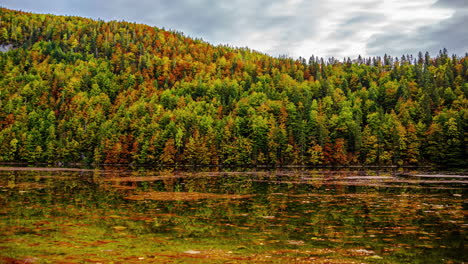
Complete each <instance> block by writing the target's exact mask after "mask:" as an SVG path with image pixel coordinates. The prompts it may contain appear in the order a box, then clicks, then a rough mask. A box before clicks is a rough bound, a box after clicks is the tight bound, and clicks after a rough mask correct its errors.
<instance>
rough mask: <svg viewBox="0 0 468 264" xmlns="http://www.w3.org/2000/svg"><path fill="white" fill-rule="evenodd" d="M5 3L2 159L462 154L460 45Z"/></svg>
mask: <svg viewBox="0 0 468 264" xmlns="http://www.w3.org/2000/svg"><path fill="white" fill-rule="evenodd" d="M0 17H1V20H0V44H1V46H2V47H13V48H12V49H9V50H8V51H6V52H0V161H3V162H8V161H22V162H64V163H65V162H84V163H124V164H129V163H133V164H155V165H156V164H225V165H246V164H249V165H250V164H272V165H286V164H309V165H318V164H330V165H347V164H380V165H387V164H388V165H389V164H393V165H408V164H439V165H447V166H465V165H466V162H467V147H466V146H467V138H468V137H467V129H468V111H467V105H468V100H467V96H468V57H466V56H465V57H457V56H449V55H448V54H447V51H446V50H443V51H441V52H440V53H439V54H438V55H437V56H436V57H430V56H429V54H428V53H426V54H425V55H422V53H420V54H419V55H418V56H417V57H415V58H413V57H411V56H410V55H408V56H403V57H401V58H400V59H398V58H393V57H390V56H384V58H380V57H375V58H366V59H364V58H361V57H359V58H357V59H356V60H354V61H351V59H345V60H343V61H337V60H335V59H330V60H327V61H326V62H325V61H324V60H323V59H320V58H315V57H311V58H310V59H309V60H305V59H302V58H300V59H297V60H294V59H291V58H273V57H270V56H267V55H265V54H261V53H258V52H255V51H251V50H249V49H246V48H241V49H240V48H232V47H228V46H218V47H215V46H212V45H210V44H208V43H205V42H203V41H201V40H194V39H191V38H187V37H185V36H183V34H181V33H178V32H168V31H165V30H161V29H158V28H154V27H149V26H146V25H141V24H134V23H127V22H115V21H111V22H104V21H94V20H90V19H84V18H79V17H64V16H52V15H37V14H30V13H24V12H18V11H13V10H8V9H0ZM5 49H6V48H5Z"/></svg>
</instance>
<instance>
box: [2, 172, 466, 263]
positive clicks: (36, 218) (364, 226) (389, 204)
mask: <svg viewBox="0 0 468 264" xmlns="http://www.w3.org/2000/svg"><path fill="white" fill-rule="evenodd" d="M467 183H468V176H466V174H463V173H461V174H457V175H452V174H450V175H447V174H445V175H441V174H440V173H439V174H435V173H421V172H420V173H416V172H412V173H408V174H405V175H400V176H394V174H392V173H386V172H375V171H323V170H313V171H311V170H297V171H295V170H288V171H286V170H275V171H255V172H254V171H246V172H219V171H218V172H184V171H171V170H166V171H149V170H144V171H124V170H80V169H48V168H42V169H32V168H1V169H0V263H3V262H4V263H110V262H113V263H155V262H159V263H171V262H176V263H252V262H256V263H462V262H466V261H467V260H468V259H467V254H466V252H465V251H466V249H465V245H464V241H465V240H466V234H467V232H466V231H467V225H468V223H467V221H466V209H467V207H468V206H467V189H468V186H467Z"/></svg>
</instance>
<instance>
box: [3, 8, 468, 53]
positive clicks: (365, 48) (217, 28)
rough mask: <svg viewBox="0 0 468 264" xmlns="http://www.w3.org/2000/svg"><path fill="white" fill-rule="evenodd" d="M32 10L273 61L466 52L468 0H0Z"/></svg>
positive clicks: (467, 45) (467, 50) (467, 44)
mask: <svg viewBox="0 0 468 264" xmlns="http://www.w3.org/2000/svg"><path fill="white" fill-rule="evenodd" d="M0 5H1V6H3V7H6V8H11V9H20V10H23V11H31V12H36V13H51V14H59V15H76V16H84V17H90V18H95V19H97V18H100V19H104V20H126V21H130V22H138V23H144V24H148V25H151V26H157V27H160V28H162V27H164V28H166V29H175V30H178V31H182V32H184V33H185V35H188V36H191V37H196V38H202V39H204V40H206V41H208V42H210V43H213V44H229V45H231V46H238V47H246V46H247V47H249V48H252V49H255V50H258V51H261V52H265V53H268V54H271V55H273V56H278V55H287V56H291V57H295V58H297V57H299V56H302V57H305V58H309V57H310V55H312V54H314V55H317V56H323V57H331V56H334V57H336V58H340V59H341V58H343V57H348V56H349V57H351V58H356V57H357V56H358V55H359V54H360V55H363V56H374V55H377V56H382V55H383V54H385V53H387V54H391V55H393V56H401V55H402V54H417V52H418V51H423V52H424V51H429V52H430V53H431V54H432V55H435V54H436V53H437V52H438V51H439V50H440V49H442V48H444V47H445V48H447V49H448V51H449V53H450V54H452V53H456V54H458V55H464V54H465V53H466V52H468V0H326V1H324V0H114V1H109V0H2V3H0Z"/></svg>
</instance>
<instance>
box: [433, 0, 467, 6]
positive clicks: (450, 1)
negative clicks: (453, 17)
mask: <svg viewBox="0 0 468 264" xmlns="http://www.w3.org/2000/svg"><path fill="white" fill-rule="evenodd" d="M434 6H435V7H446V8H468V2H467V1H466V0H439V1H437V2H436V3H434Z"/></svg>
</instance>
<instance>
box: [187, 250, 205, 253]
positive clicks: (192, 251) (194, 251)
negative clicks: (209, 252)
mask: <svg viewBox="0 0 468 264" xmlns="http://www.w3.org/2000/svg"><path fill="white" fill-rule="evenodd" d="M184 253H185V254H200V253H201V252H200V251H197V250H187V251H184Z"/></svg>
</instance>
